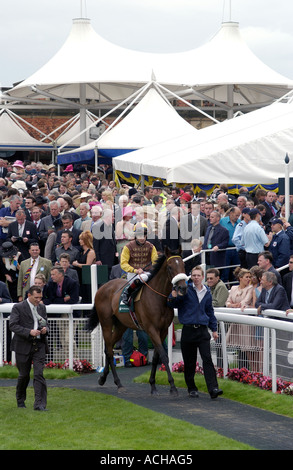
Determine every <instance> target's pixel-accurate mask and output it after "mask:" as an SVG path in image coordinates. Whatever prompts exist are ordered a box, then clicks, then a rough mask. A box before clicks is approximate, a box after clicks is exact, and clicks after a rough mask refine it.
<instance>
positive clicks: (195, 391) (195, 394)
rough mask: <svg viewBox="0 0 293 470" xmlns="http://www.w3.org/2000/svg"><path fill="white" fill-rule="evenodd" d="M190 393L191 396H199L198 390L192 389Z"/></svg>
mask: <svg viewBox="0 0 293 470" xmlns="http://www.w3.org/2000/svg"><path fill="white" fill-rule="evenodd" d="M188 395H189V396H190V398H198V397H199V394H198V392H197V390H191V392H189V393H188Z"/></svg>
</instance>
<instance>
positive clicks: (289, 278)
mask: <svg viewBox="0 0 293 470" xmlns="http://www.w3.org/2000/svg"><path fill="white" fill-rule="evenodd" d="M292 282H293V255H291V256H290V259H289V272H288V273H287V274H285V276H284V277H283V287H284V289H285V291H286V294H287V298H288V302H289V304H290V308H292V307H293V289H292Z"/></svg>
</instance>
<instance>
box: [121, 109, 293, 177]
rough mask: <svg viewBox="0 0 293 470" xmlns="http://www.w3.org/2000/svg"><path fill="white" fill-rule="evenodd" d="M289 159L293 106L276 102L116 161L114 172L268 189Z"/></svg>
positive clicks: (292, 150) (292, 132) (291, 140)
mask: <svg viewBox="0 0 293 470" xmlns="http://www.w3.org/2000/svg"><path fill="white" fill-rule="evenodd" d="M287 153H288V154H289V157H290V154H293V103H292V102H290V100H289V101H288V102H286V103H285V102H281V101H280V102H277V103H274V104H272V105H270V106H267V107H265V108H262V109H259V110H256V111H253V112H251V113H248V114H245V115H242V116H239V117H237V118H234V119H231V120H227V121H224V122H222V123H220V124H216V125H214V126H210V127H208V128H206V129H203V130H201V131H198V132H197V133H196V134H195V135H189V136H181V137H179V138H175V139H170V140H169V141H168V142H165V143H161V144H159V145H154V146H150V147H146V148H144V149H141V150H138V151H136V152H132V153H131V154H129V155H124V156H121V157H117V158H115V159H114V161H113V162H114V168H115V170H117V171H119V170H120V171H126V172H130V173H135V174H139V175H144V176H153V177H156V178H163V179H166V181H167V183H210V184H212V183H213V184H216V183H227V184H235V183H239V184H272V183H276V182H278V178H279V177H284V172H285V165H284V159H285V156H286V154H287Z"/></svg>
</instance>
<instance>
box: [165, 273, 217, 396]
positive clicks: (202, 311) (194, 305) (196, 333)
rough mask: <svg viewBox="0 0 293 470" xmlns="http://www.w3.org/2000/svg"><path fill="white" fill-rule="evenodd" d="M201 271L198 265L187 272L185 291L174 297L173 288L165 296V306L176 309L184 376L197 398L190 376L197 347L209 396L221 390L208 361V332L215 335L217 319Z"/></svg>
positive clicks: (189, 390) (194, 365) (213, 369)
mask: <svg viewBox="0 0 293 470" xmlns="http://www.w3.org/2000/svg"><path fill="white" fill-rule="evenodd" d="M203 280H204V272H203V270H202V268H201V267H200V266H196V267H195V268H193V269H192V271H191V279H190V281H189V282H188V288H187V292H186V294H185V295H184V296H181V297H179V296H178V297H177V292H176V290H175V289H173V290H172V292H171V294H170V296H169V298H168V306H169V307H171V308H177V309H178V318H179V322H180V323H182V325H183V329H182V335H181V350H182V356H183V361H184V378H185V382H186V385H187V389H188V394H189V396H190V397H191V398H198V389H197V387H196V385H195V381H194V375H195V369H196V361H197V349H199V352H200V355H201V358H202V361H203V371H204V377H205V381H206V384H207V389H208V392H209V394H210V396H211V398H217V397H218V395H222V393H223V391H222V390H220V389H219V388H218V381H217V375H216V371H215V367H214V364H213V361H212V356H211V348H210V340H211V337H210V333H209V331H208V328H209V329H210V330H211V331H212V334H213V338H214V339H217V338H218V333H217V319H216V317H215V314H214V309H213V304H212V295H211V292H210V290H209V288H208V287H206V286H205V285H204V283H203Z"/></svg>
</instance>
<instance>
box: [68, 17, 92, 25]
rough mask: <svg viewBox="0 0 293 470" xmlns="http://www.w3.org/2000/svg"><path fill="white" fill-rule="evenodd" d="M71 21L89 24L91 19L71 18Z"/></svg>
mask: <svg viewBox="0 0 293 470" xmlns="http://www.w3.org/2000/svg"><path fill="white" fill-rule="evenodd" d="M72 23H73V24H76V23H84V24H90V23H91V20H90V18H73V20H72Z"/></svg>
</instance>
